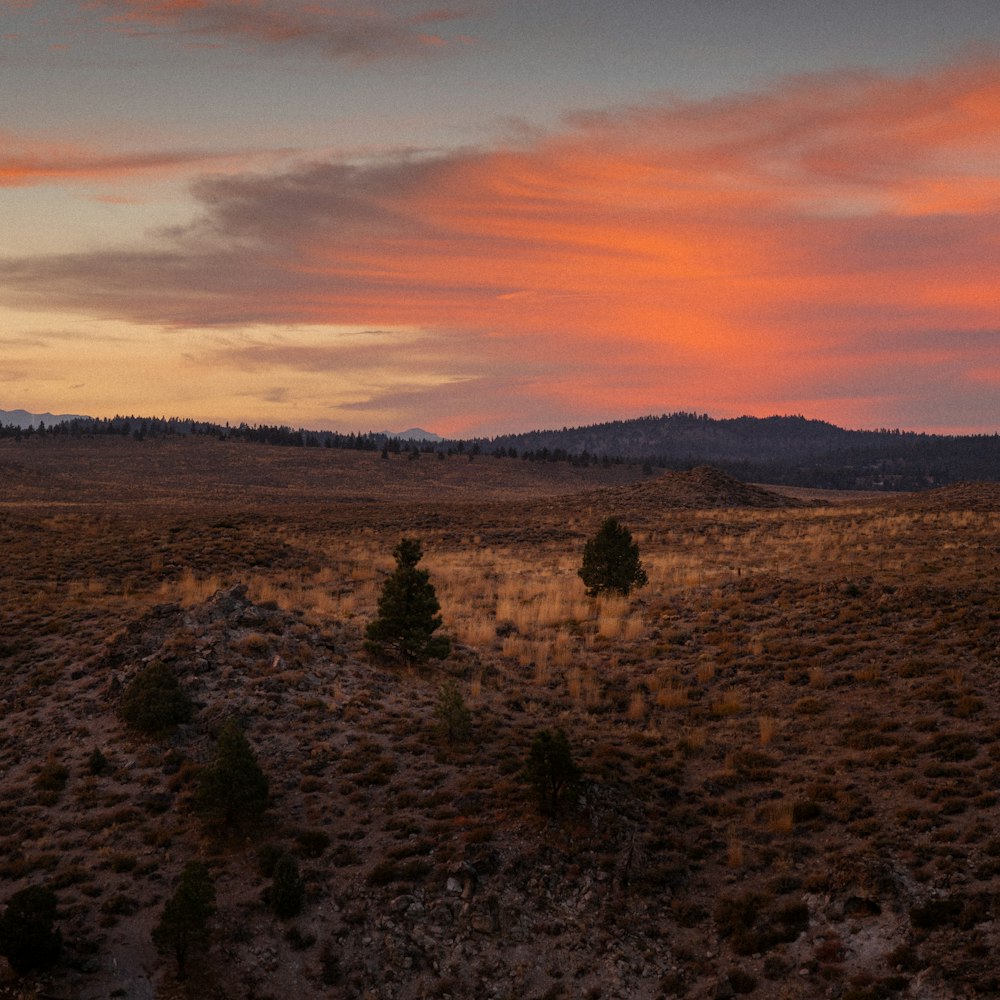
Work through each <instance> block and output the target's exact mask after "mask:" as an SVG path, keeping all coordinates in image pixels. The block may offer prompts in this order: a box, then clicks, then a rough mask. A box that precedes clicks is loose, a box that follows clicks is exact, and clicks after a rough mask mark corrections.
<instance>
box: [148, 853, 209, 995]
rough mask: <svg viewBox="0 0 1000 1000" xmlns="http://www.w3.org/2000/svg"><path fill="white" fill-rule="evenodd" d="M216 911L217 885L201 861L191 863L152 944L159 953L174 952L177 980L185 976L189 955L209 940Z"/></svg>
mask: <svg viewBox="0 0 1000 1000" xmlns="http://www.w3.org/2000/svg"><path fill="white" fill-rule="evenodd" d="M214 912H215V883H214V882H213V881H212V876H211V875H210V874H209V872H208V869H207V868H206V867H205V865H204V864H203V863H202V862H200V861H189V862H188V863H187V865H185V867H184V871H183V872H182V873H181V878H180V882H179V883H178V884H177V889H176V890H175V891H174V894H173V896H171V897H170V899H168V900H167V902H166V904H165V905H164V907H163V914H162V915H161V917H160V922H159V923H158V924H157V925H156V927H154V928H153V943H154V944H155V945H156V947H157V950H158V951H160V952H173V954H174V958H176V959H177V978H178V979H183V978H184V976H185V974H186V971H187V969H186V965H187V958H188V952H189V951H190V949H191V947H192V946H195V947H197V946H199V945H203V944H205V943H206V942H207V940H208V921H209V918H210V917H211V916H212V914H213V913H214Z"/></svg>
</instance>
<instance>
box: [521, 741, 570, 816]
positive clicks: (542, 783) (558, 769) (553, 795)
mask: <svg viewBox="0 0 1000 1000" xmlns="http://www.w3.org/2000/svg"><path fill="white" fill-rule="evenodd" d="M524 777H525V779H526V780H527V782H528V784H529V785H531V787H532V788H533V789H534V792H535V795H536V797H537V799H538V807H539V809H540V810H541V811H542V813H543V814H544V815H546V816H557V815H558V814H559V813H560V812H561V811H562V809H563V807H564V806H566V805H568V804H569V803H570V802H572V801H573V800H575V798H576V795H577V792H578V791H579V787H580V778H581V774H580V768H579V767H577V765H576V762H575V761H574V760H573V754H572V751H571V750H570V747H569V740H567V739H566V734H565V733H564V732H563V731H562V730H561V729H557V730H555V732H549V730H547V729H543V730H542V731H541V732H540V733H538V734H537V735H536V736H535V739H534V741H533V742H532V744H531V750H530V751H529V753H528V759H527V761H526V762H525V765H524Z"/></svg>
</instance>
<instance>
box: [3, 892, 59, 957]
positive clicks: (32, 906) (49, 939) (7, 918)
mask: <svg viewBox="0 0 1000 1000" xmlns="http://www.w3.org/2000/svg"><path fill="white" fill-rule="evenodd" d="M56 907H57V901H56V895H55V893H54V892H53V891H52V890H51V889H47V888H45V887H43V886H38V885H33V886H29V887H28V888H27V889H21V890H20V891H19V892H15V893H14V895H13V896H11V897H10V899H9V900H8V901H7V908H6V910H5V911H4V914H3V916H2V917H0V955H5V956H6V958H7V961H8V962H10V965H11V968H12V969H13V970H14V971H15V972H17V973H18V974H19V975H23V974H24V973H26V972H31V971H32V970H34V969H44V968H47V967H48V966H50V965H52V964H53V962H55V960H56V959H57V958H58V957H59V952H60V951H61V950H62V934H61V933H60V932H59V930H58V929H56V928H54V927H53V924H54V922H55V919H56Z"/></svg>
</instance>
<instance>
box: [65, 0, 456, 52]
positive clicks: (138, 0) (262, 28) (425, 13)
mask: <svg viewBox="0 0 1000 1000" xmlns="http://www.w3.org/2000/svg"><path fill="white" fill-rule="evenodd" d="M82 6H83V7H84V8H85V9H86V10H89V11H97V12H99V13H100V14H101V15H102V17H103V18H104V20H105V22H106V23H107V24H109V25H110V26H112V27H114V28H116V29H117V30H119V31H123V32H126V33H128V34H133V35H149V34H176V35H181V36H186V37H190V38H200V39H205V40H209V41H213V40H214V41H220V42H226V41H234V42H237V43H240V44H245V45H254V46H268V47H285V48H295V49H299V50H301V49H304V48H305V49H311V50H313V51H316V52H318V53H319V54H321V55H323V56H326V57H329V58H331V59H344V58H347V59H354V60H362V61H364V60H371V59H378V58H382V57H385V56H389V55H396V54H400V53H407V52H410V53H416V52H423V51H427V50H428V49H436V48H440V47H442V46H444V45H447V44H449V43H450V42H452V41H456V40H465V39H464V36H462V35H459V34H457V33H456V34H454V35H450V36H449V35H446V34H444V33H443V31H444V27H445V25H448V24H450V23H451V22H456V21H460V20H462V19H463V18H464V17H466V12H464V11H462V10H454V9H448V8H428V7H424V6H422V5H419V4H412V3H406V2H403V0H391V2H387V3H380V4H378V5H366V4H359V3H336V4H334V3H315V2H308V3H305V2H295V0H87V2H86V3H84V4H82Z"/></svg>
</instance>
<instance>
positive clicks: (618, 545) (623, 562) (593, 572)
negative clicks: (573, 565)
mask: <svg viewBox="0 0 1000 1000" xmlns="http://www.w3.org/2000/svg"><path fill="white" fill-rule="evenodd" d="M578 572H579V575H580V579H581V580H583V582H584V584H586V587H587V593H588V594H589V595H590V596H591V597H596V596H597V595H598V594H600V593H602V592H604V591H611V592H613V593H617V594H622V595H623V596H624V595H626V594H628V593H629V592H630V591H631V590H632V588H633V587H644V586H645V585H646V584H647V583H648V582H649V578H648V577H647V576H646V571H645V570H644V569H643V568H642V562H641V561H640V560H639V546H638V545H637V544H636V543H635V542H633V541H632V533H631V532H630V531H629V530H628V528H626V527H625V526H624V525H623V524H620V523H619V522H618V520H617V519H616V518H613V517H609V518H608V519H607V520H606V521H605V522H604V523H603V524H602V525H601V527H600V530H599V531H598V532H597V534H596V535H594V537H593V538H591V539H590V540H589V541H588V542H587V544H586V545H585V546H584V547H583V565H582V566H581V567H580V569H579V570H578Z"/></svg>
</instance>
